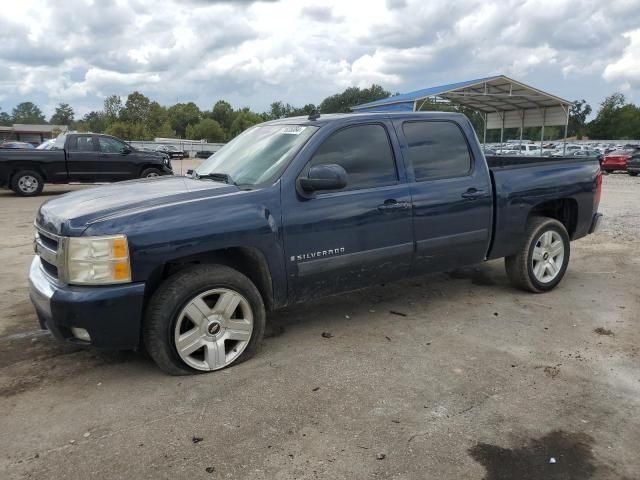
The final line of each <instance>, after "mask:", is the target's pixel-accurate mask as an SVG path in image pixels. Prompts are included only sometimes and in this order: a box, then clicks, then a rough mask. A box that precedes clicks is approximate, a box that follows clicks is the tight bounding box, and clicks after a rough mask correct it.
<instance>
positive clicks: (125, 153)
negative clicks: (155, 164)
mask: <svg viewBox="0 0 640 480" xmlns="http://www.w3.org/2000/svg"><path fill="white" fill-rule="evenodd" d="M121 153H122V155H129V154H130V153H131V149H130V148H128V147H124V148H123V149H122V152H121Z"/></svg>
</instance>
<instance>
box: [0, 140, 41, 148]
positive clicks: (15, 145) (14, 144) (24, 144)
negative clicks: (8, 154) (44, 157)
mask: <svg viewBox="0 0 640 480" xmlns="http://www.w3.org/2000/svg"><path fill="white" fill-rule="evenodd" d="M0 148H16V149H31V148H36V147H34V146H33V145H31V144H30V143H29V142H2V143H0Z"/></svg>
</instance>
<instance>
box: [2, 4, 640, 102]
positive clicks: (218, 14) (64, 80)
mask: <svg viewBox="0 0 640 480" xmlns="http://www.w3.org/2000/svg"><path fill="white" fill-rule="evenodd" d="M637 25H640V8H638V3H637V0H612V1H609V2H593V1H590V0H504V1H503V0H500V1H498V0H494V1H490V2H487V1H486V0H460V1H458V2H451V1H449V0H434V1H430V2H424V1H423V0H393V1H391V0H386V1H385V0H361V1H350V2H345V1H341V0H281V1H277V2H251V1H236V2H233V1H205V0H190V1H177V0H131V1H126V0H118V1H113V2H107V1H106V0H105V1H104V2H103V1H100V2H98V1H91V0H66V1H65V2H54V1H53V0H49V1H47V0H22V1H21V2H20V4H16V3H15V2H14V3H13V4H7V5H4V6H3V15H2V17H0V44H1V45H3V48H2V49H0V100H1V102H2V103H1V104H0V106H1V107H2V108H3V110H10V109H11V108H12V107H13V106H14V105H15V104H16V103H18V102H21V101H26V100H30V101H35V102H36V103H39V104H40V105H41V106H43V107H44V108H45V109H48V112H47V113H50V111H51V109H52V108H53V106H54V105H55V104H56V103H58V102H61V101H64V102H68V103H71V104H72V105H74V107H76V110H77V111H79V112H86V111H88V110H90V109H95V108H100V106H101V104H102V99H103V98H104V96H106V95H110V94H112V93H116V94H120V95H126V94H127V93H129V92H131V91H133V90H140V91H142V92H143V93H145V94H146V95H148V96H150V97H151V98H153V99H154V100H158V101H160V102H161V103H164V104H173V103H175V102H176V101H183V102H184V101H195V102H196V103H198V104H199V105H200V106H201V107H202V108H211V106H212V105H213V103H214V102H215V101H216V100H218V99H220V98H225V99H227V100H229V101H231V103H232V104H234V105H235V106H251V107H252V108H254V109H257V110H260V109H265V108H267V107H268V105H269V104H270V103H271V102H272V101H275V100H283V101H285V102H290V103H294V104H298V105H301V104H305V103H319V102H320V101H321V100H322V99H323V98H324V97H326V96H328V95H330V94H333V93H336V92H338V91H340V90H342V89H344V88H345V87H347V86H350V85H357V86H367V85H370V84H371V83H374V82H375V83H379V84H382V85H383V86H384V87H386V88H387V89H389V90H392V91H408V90H412V89H416V88H422V87H426V86H429V85H436V84H439V83H448V82H455V81H461V80H465V79H469V78H478V77H483V76H486V75H491V74H496V73H505V74H508V75H512V76H515V77H516V78H518V79H519V80H522V81H524V82H529V83H532V84H533V85H536V86H538V87H540V88H542V89H546V90H549V91H550V92H552V93H555V94H557V95H559V96H562V97H566V98H569V99H572V98H586V99H587V100H588V101H589V102H590V103H592V104H597V103H598V102H599V101H600V100H601V99H602V98H603V97H604V96H606V95H607V94H609V93H611V91H613V90H614V89H616V88H622V87H623V86H624V87H625V88H626V89H627V94H628V95H629V96H630V97H632V98H634V97H640V66H639V65H640V60H639V57H640V30H638V29H637V28H638V27H637ZM625 32H626V33H625Z"/></svg>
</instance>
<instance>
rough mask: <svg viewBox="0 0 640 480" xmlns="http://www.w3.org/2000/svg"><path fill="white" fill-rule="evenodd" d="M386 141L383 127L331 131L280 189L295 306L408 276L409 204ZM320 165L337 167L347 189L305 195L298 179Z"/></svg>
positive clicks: (401, 175)
mask: <svg viewBox="0 0 640 480" xmlns="http://www.w3.org/2000/svg"><path fill="white" fill-rule="evenodd" d="M317 135H320V136H322V134H321V133H320V134H317ZM391 135H393V130H392V125H391V124H390V123H388V122H386V121H381V122H374V123H366V124H357V125H350V126H347V127H344V128H341V129H339V130H337V131H333V132H331V133H330V134H329V135H328V136H327V137H325V138H324V139H323V140H322V143H321V144H320V145H319V146H317V147H314V148H312V149H311V151H310V152H309V153H308V154H306V155H307V159H306V160H304V164H303V165H304V166H302V165H298V167H297V168H302V170H301V171H299V172H298V173H297V176H296V177H295V178H290V179H289V180H288V181H289V182H290V184H288V185H286V186H284V185H283V189H282V195H283V220H284V226H285V230H284V244H285V253H286V258H287V270H288V274H289V291H290V297H293V298H294V299H295V300H297V301H300V300H304V299H308V298H313V297H316V296H322V295H327V294H331V293H336V292H341V291H347V290H353V289H356V288H361V287H364V286H368V285H371V284H375V283H378V282H385V281H388V280H393V279H395V278H398V277H403V276H405V275H406V274H407V273H408V272H409V270H410V263H411V259H412V254H413V233H412V226H411V203H410V196H409V189H408V186H407V184H406V183H405V173H404V171H403V170H402V168H399V167H400V165H398V163H397V161H396V159H397V158H399V151H398V149H397V142H396V141H394V142H393V143H392V137H391ZM393 140H395V138H393ZM394 145H395V146H394ZM319 164H338V165H341V166H342V167H343V168H344V169H345V170H346V171H347V186H346V187H345V188H343V189H341V190H338V191H324V192H315V193H314V194H312V195H307V194H305V193H303V192H302V191H301V189H300V188H299V187H298V185H297V180H298V179H299V178H300V177H301V176H304V175H307V173H308V171H309V168H311V166H313V165H319Z"/></svg>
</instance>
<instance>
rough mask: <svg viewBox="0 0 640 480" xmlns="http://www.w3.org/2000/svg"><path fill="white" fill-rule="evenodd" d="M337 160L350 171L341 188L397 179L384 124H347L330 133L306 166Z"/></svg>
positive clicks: (351, 187)
mask: <svg viewBox="0 0 640 480" xmlns="http://www.w3.org/2000/svg"><path fill="white" fill-rule="evenodd" d="M327 164H337V165H340V166H341V167H342V168H344V169H345V171H346V172H347V186H346V187H345V188H344V189H342V190H341V191H345V190H357V189H363V188H373V187H381V186H386V185H393V184H396V183H398V171H397V168H396V162H395V157H394V155H393V150H392V148H391V142H390V139H389V135H388V133H387V129H386V128H385V127H384V126H383V125H381V124H377V123H376V124H364V125H353V126H349V127H345V128H343V129H341V130H338V131H336V132H334V133H333V134H331V136H329V138H327V139H326V140H325V141H324V143H322V145H320V147H319V148H318V150H316V152H315V153H314V155H313V157H312V158H311V160H310V161H309V163H308V164H307V167H306V168H305V169H304V170H303V173H302V174H303V175H306V174H307V172H308V171H309V169H310V168H311V167H313V166H315V165H327Z"/></svg>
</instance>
